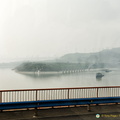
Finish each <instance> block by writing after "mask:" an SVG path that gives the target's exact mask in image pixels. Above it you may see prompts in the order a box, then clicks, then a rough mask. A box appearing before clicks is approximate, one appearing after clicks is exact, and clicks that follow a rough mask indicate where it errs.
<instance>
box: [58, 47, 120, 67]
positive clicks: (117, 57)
mask: <svg viewBox="0 0 120 120" xmlns="http://www.w3.org/2000/svg"><path fill="white" fill-rule="evenodd" d="M57 61H58V62H69V63H86V64H88V67H92V68H98V67H120V48H113V49H105V50H102V51H100V52H96V53H70V54H66V55H64V56H62V57H61V58H60V59H58V60H57Z"/></svg>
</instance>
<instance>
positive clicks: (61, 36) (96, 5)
mask: <svg viewBox="0 0 120 120" xmlns="http://www.w3.org/2000/svg"><path fill="white" fill-rule="evenodd" d="M119 5H120V1H119V0H0V62H4V61H10V60H19V59H20V58H32V57H40V58H41V59H42V58H56V57H60V56H62V55H64V54H67V53H76V52H79V53H89V52H97V51H100V50H103V49H110V48H115V47H120V39H119V38H120V34H119V31H120V14H119V13H120V7H119Z"/></svg>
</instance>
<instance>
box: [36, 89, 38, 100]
mask: <svg viewBox="0 0 120 120" xmlns="http://www.w3.org/2000/svg"><path fill="white" fill-rule="evenodd" d="M37 98H38V96H37V90H36V101H37Z"/></svg>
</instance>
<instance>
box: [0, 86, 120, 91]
mask: <svg viewBox="0 0 120 120" xmlns="http://www.w3.org/2000/svg"><path fill="white" fill-rule="evenodd" d="M91 88H120V86H104V87H75V88H46V89H45V88H44V89H19V90H18V89H16V90H0V92H10V91H36V90H64V89H91Z"/></svg>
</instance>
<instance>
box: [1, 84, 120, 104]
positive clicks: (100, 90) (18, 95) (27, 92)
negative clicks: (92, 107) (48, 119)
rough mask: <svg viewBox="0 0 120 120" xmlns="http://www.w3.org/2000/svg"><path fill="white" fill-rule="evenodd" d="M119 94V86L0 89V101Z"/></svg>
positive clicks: (112, 95) (111, 95)
mask: <svg viewBox="0 0 120 120" xmlns="http://www.w3.org/2000/svg"><path fill="white" fill-rule="evenodd" d="M117 96H120V86H109V87H108V86H107V87H80V88H54V89H24V90H1V91H0V102H20V101H37V100H56V99H75V98H93V97H117Z"/></svg>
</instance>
